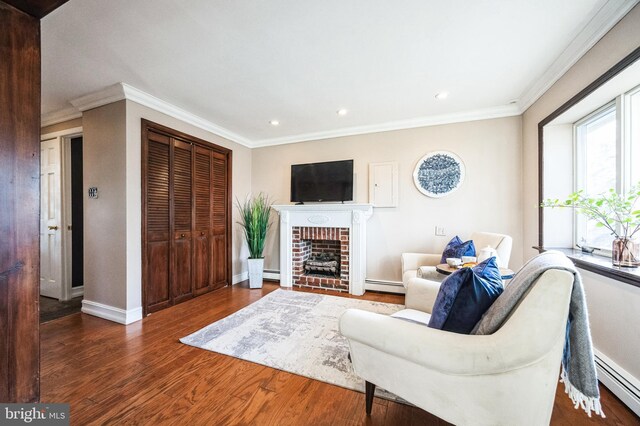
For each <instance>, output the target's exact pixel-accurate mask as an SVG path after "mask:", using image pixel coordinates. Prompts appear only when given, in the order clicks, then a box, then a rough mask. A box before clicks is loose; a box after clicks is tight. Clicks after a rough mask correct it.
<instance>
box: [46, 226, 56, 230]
mask: <svg viewBox="0 0 640 426" xmlns="http://www.w3.org/2000/svg"><path fill="white" fill-rule="evenodd" d="M47 228H49V230H50V231H57V230H58V227H57V226H55V225H54V226H47Z"/></svg>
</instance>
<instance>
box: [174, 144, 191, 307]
mask: <svg viewBox="0 0 640 426" xmlns="http://www.w3.org/2000/svg"><path fill="white" fill-rule="evenodd" d="M172 166H173V167H172V173H171V174H172V178H173V182H172V188H173V197H172V198H173V203H172V204H173V205H172V214H173V224H174V226H173V262H172V263H173V280H172V281H173V282H172V284H173V285H172V293H173V302H174V303H180V302H182V301H184V300H186V299H189V298H191V297H192V296H193V292H192V273H191V272H192V271H191V262H192V260H191V259H192V249H191V243H192V233H191V227H192V224H193V217H192V211H193V210H192V206H193V194H192V179H191V176H192V169H193V159H192V145H191V144H188V143H186V142H182V141H179V140H175V139H174V140H173V164H172Z"/></svg>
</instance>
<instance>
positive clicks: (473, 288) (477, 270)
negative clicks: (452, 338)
mask: <svg viewBox="0 0 640 426" xmlns="http://www.w3.org/2000/svg"><path fill="white" fill-rule="evenodd" d="M503 290H504V287H503V285H502V279H501V278H500V269H499V268H498V264H497V262H496V258H495V257H491V258H489V259H487V260H485V261H484V262H482V263H479V264H478V265H476V266H475V267H473V268H462V269H460V270H459V271H456V272H454V273H453V274H451V275H449V276H448V277H447V279H445V280H444V281H443V282H442V284H441V285H440V291H439V292H438V296H436V301H435V303H434V305H433V311H432V312H431V319H430V320H429V327H431V328H437V329H440V330H445V331H452V332H454V333H462V334H469V333H471V330H473V327H475V325H476V323H477V322H478V321H480V319H481V318H482V315H483V314H484V313H485V312H486V311H487V309H489V307H490V306H491V305H492V304H493V302H494V301H495V300H496V299H497V298H498V296H500V294H501V293H502V291H503Z"/></svg>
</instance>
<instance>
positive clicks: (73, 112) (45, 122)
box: [40, 107, 82, 127]
mask: <svg viewBox="0 0 640 426" xmlns="http://www.w3.org/2000/svg"><path fill="white" fill-rule="evenodd" d="M81 117H82V113H81V112H80V111H78V110H77V109H76V108H74V107H69V108H64V109H61V110H58V111H53V112H48V113H46V114H42V118H41V120H40V127H46V126H51V125H53V124H58V123H63V122H65V121H69V120H74V119H76V118H81Z"/></svg>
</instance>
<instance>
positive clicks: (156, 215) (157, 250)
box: [145, 132, 171, 313]
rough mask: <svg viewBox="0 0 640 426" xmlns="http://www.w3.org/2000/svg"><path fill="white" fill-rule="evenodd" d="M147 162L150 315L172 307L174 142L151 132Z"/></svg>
mask: <svg viewBox="0 0 640 426" xmlns="http://www.w3.org/2000/svg"><path fill="white" fill-rule="evenodd" d="M146 150H147V162H146V182H145V185H146V200H145V201H146V212H145V216H146V285H145V304H146V310H147V313H151V312H155V311H157V310H160V309H164V308H166V307H167V306H169V305H170V304H171V289H170V283H171V278H170V277H171V268H170V263H169V260H170V253H171V238H170V231H171V226H170V217H169V198H170V157H171V155H170V139H169V138H168V137H167V136H164V135H160V134H157V133H154V132H149V133H148V138H147V146H146Z"/></svg>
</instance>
